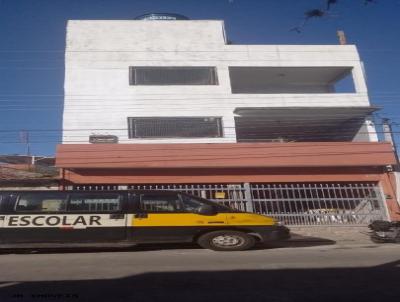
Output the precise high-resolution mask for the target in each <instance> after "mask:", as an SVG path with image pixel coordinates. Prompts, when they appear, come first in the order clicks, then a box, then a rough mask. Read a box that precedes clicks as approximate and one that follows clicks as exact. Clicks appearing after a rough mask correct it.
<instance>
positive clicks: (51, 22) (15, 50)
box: [0, 0, 400, 156]
mask: <svg viewBox="0 0 400 302" xmlns="http://www.w3.org/2000/svg"><path fill="white" fill-rule="evenodd" d="M364 1H365V0H339V2H338V4H337V5H335V6H334V7H333V9H332V10H331V11H330V12H329V15H328V16H326V17H324V18H323V19H313V20H310V22H308V23H307V24H306V26H305V27H304V28H303V30H302V32H301V33H297V32H295V31H291V30H290V29H292V28H293V27H296V26H297V25H299V24H301V23H302V21H303V19H304V12H305V11H307V10H308V9H311V8H323V7H324V2H325V1H324V0H201V1H200V0H197V1H196V0H0V154H25V153H26V152H27V150H26V149H27V148H26V147H27V146H26V144H25V143H24V141H26V137H27V133H28V134H29V141H30V152H31V153H32V154H33V155H45V156H52V155H54V152H55V146H56V144H57V143H59V141H60V137H61V125H62V108H63V107H62V106H63V85H64V49H65V28H66V23H67V20H76V19H81V20H96V19H99V20H130V19H134V18H135V17H136V16H138V15H142V14H145V13H150V12H170V13H179V14H183V15H185V16H187V17H189V18H190V19H218V20H220V19H222V20H224V21H225V28H226V31H227V36H228V39H229V40H231V41H232V42H233V43H234V44H338V39H337V36H336V31H337V30H339V29H340V30H344V31H345V33H346V36H347V40H348V43H349V44H356V45H357V47H358V49H359V52H360V56H361V59H362V60H363V62H364V65H365V70H366V75H367V84H368V88H369V93H370V100H371V103H372V104H373V105H376V106H379V107H383V109H382V110H380V112H379V114H378V115H377V119H378V120H377V121H379V119H381V118H390V119H391V121H392V124H393V130H394V133H395V135H396V139H397V140H398V141H400V140H399V137H400V135H398V134H399V133H400V126H399V125H400V87H399V86H400V76H399V73H400V18H399V13H400V0H376V1H375V3H373V4H368V5H364ZM378 127H379V126H378ZM43 130H46V131H43ZM378 131H380V129H379V128H378Z"/></svg>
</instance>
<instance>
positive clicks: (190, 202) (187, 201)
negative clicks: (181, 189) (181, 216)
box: [181, 194, 205, 213]
mask: <svg viewBox="0 0 400 302" xmlns="http://www.w3.org/2000/svg"><path fill="white" fill-rule="evenodd" d="M181 198H182V201H183V209H184V211H185V212H191V213H197V212H199V210H200V208H201V207H202V206H203V205H205V203H204V202H201V201H200V200H198V199H196V198H194V197H192V196H188V195H184V194H182V195H181Z"/></svg>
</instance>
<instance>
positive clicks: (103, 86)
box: [63, 20, 377, 144]
mask: <svg viewBox="0 0 400 302" xmlns="http://www.w3.org/2000/svg"><path fill="white" fill-rule="evenodd" d="M66 44H67V46H66V58H65V103H64V115H63V129H64V131H63V143H89V137H90V136H91V135H115V136H117V137H118V140H119V142H120V143H135V144H137V143H146V144H147V143H205V142H206V143H217V142H218V143H229V142H230V143H232V142H251V141H352V140H353V141H376V140H377V138H376V134H375V130H374V127H373V125H372V123H371V122H370V121H368V120H367V121H365V119H366V118H367V117H368V115H369V114H370V113H371V112H372V111H373V108H371V107H370V103H369V99H368V94H367V87H366V83H365V77H364V74H363V68H362V63H361V61H360V58H359V55H358V52H357V49H356V47H355V46H354V45H231V44H228V43H227V38H226V35H225V30H224V23H223V21H214V20H213V21H210V20H169V21H160V20H152V21H149V20H126V21H116V20H109V21H108V20H107V21H104V20H102V21H100V20H99V21H97V20H95V21H93V20H91V21H80V20H76V21H69V22H68V27H67V43H66ZM344 78H346V80H345V84H343V83H342V82H343V81H341V80H342V79H344ZM336 89H339V90H336Z"/></svg>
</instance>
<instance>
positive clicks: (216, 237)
mask: <svg viewBox="0 0 400 302" xmlns="http://www.w3.org/2000/svg"><path fill="white" fill-rule="evenodd" d="M197 243H198V244H199V245H200V246H201V247H202V248H205V249H210V250H214V251H244V250H248V249H251V248H252V247H254V245H255V243H256V239H255V238H254V237H253V236H251V235H249V234H246V233H244V232H239V231H231V230H225V231H224V230H222V231H215V232H209V233H206V234H204V235H202V236H200V237H199V239H198V240H197Z"/></svg>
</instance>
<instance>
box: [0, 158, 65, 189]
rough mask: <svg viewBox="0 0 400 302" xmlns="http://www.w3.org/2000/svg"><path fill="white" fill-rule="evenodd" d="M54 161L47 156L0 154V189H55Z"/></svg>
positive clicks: (55, 173) (56, 182) (55, 170)
mask: <svg viewBox="0 0 400 302" xmlns="http://www.w3.org/2000/svg"><path fill="white" fill-rule="evenodd" d="M54 161H55V159H54V158H49V157H36V158H32V157H31V156H19V155H0V190H32V189H34V190H57V189H58V188H59V179H58V178H59V177H58V170H57V169H56V168H54ZM32 162H34V163H35V164H34V165H32V164H31V163H32ZM39 162H40V164H39Z"/></svg>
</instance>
